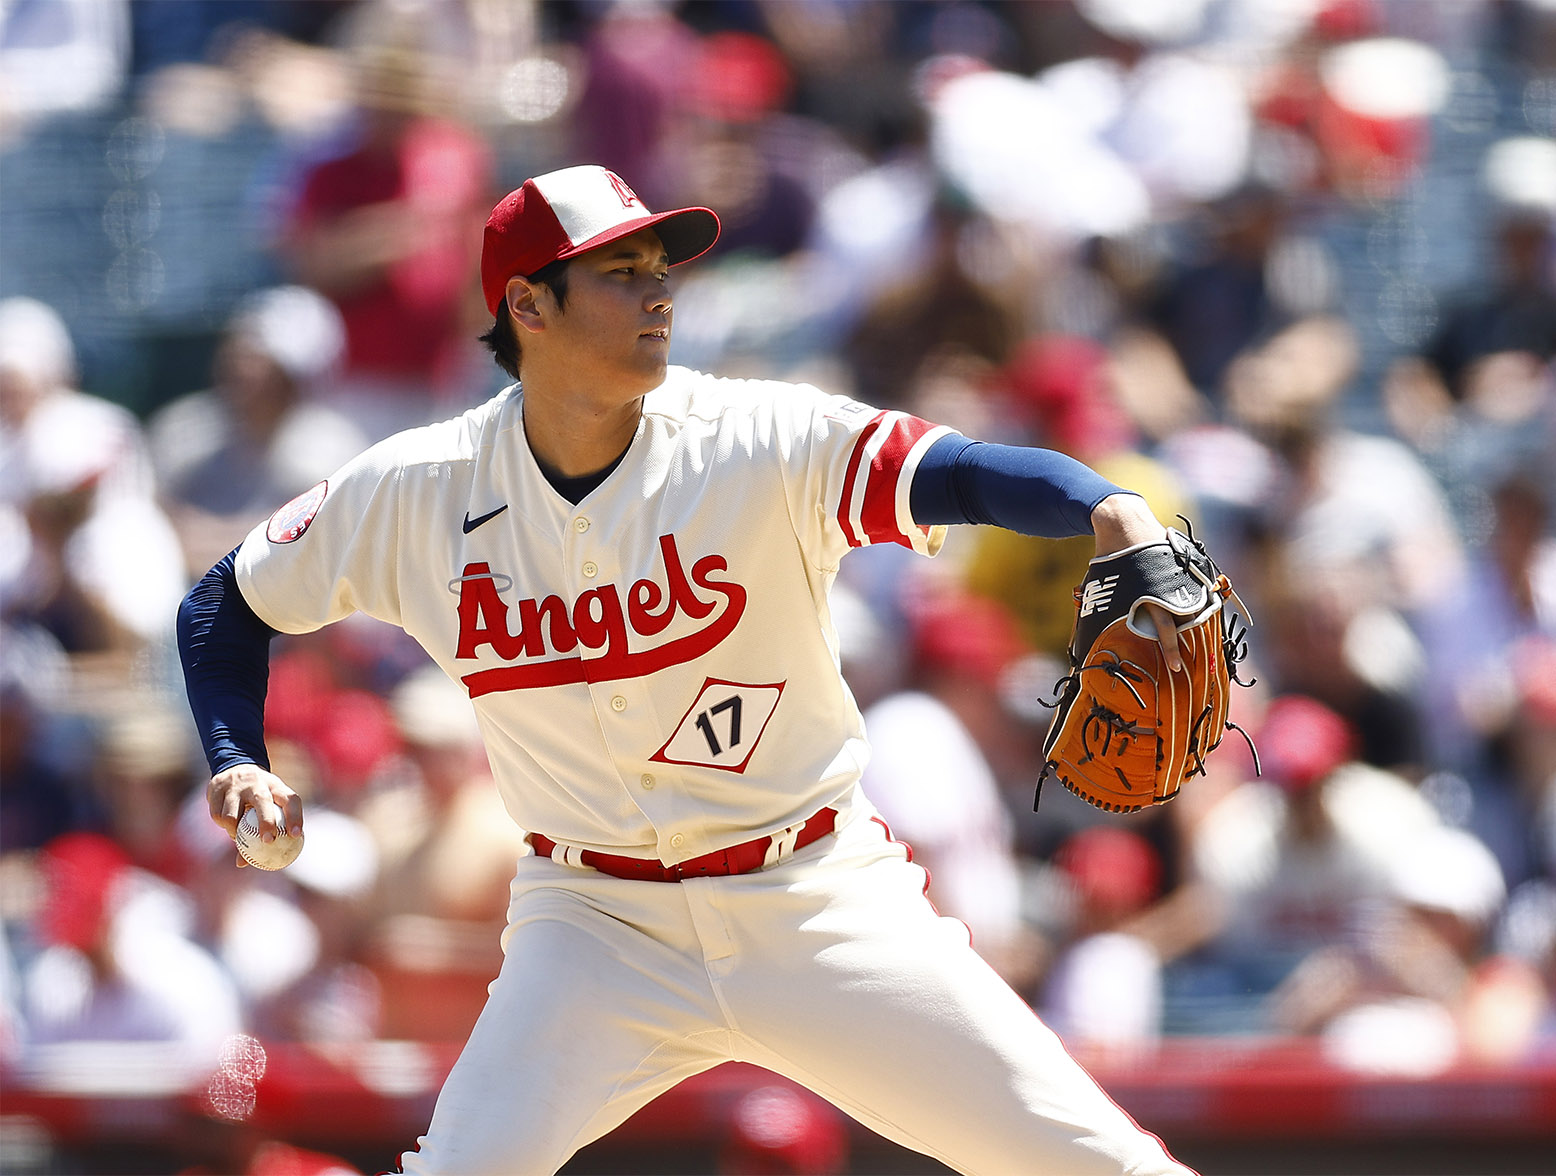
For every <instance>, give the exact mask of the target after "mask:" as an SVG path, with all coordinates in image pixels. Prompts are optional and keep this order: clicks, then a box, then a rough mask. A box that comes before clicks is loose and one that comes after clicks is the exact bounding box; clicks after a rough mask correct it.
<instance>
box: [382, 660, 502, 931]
mask: <svg viewBox="0 0 1556 1176" xmlns="http://www.w3.org/2000/svg"><path fill="white" fill-rule="evenodd" d="M389 705H390V711H391V713H392V714H393V717H394V722H395V725H396V727H397V728H398V730H399V733H400V738H401V739H402V740H403V744H404V755H403V756H401V757H398V758H397V759H395V760H394V761H392V762H389V763H387V764H385V765H384V768H383V770H382V771H381V772H380V774H379V775H378V777H377V779H375V780H374V781H373V782H372V783H371V784H370V785H369V794H368V795H366V796H364V797H363V798H362V800H361V803H360V804H359V805H358V806H357V814H358V816H359V817H360V818H361V819H362V821H363V822H364V823H365V824H366V826H367V828H368V829H369V831H370V832H371V833H372V835H373V837H374V840H375V842H376V843H377V845H378V848H379V852H380V857H381V863H382V867H381V876H380V879H379V884H378V887H377V891H376V894H375V898H374V902H375V904H376V905H377V907H378V909H379V910H381V911H383V912H384V913H395V914H420V915H433V916H437V917H439V918H445V919H454V920H475V921H479V922H481V923H490V922H492V921H494V920H500V919H501V918H502V917H503V912H504V911H505V910H506V909H507V904H508V883H509V882H510V881H511V880H512V878H513V871H514V868H515V866H516V865H517V864H518V859H519V857H520V855H521V854H523V853H525V852H527V850H526V848H525V842H524V833H523V831H522V830H519V831H517V832H515V831H514V830H513V829H512V828H511V825H512V822H511V821H510V820H509V819H508V817H507V815H506V814H505V813H504V812H503V811H502V801H501V800H500V799H499V798H498V796H497V792H496V789H495V787H494V786H493V784H492V782H491V776H490V772H489V769H488V768H487V765H486V757H485V754H484V752H483V751H482V748H481V743H480V733H479V730H478V728H477V727H476V721H475V709H474V708H473V707H472V706H471V705H470V699H469V698H468V696H466V694H465V693H464V691H463V690H461V689H460V688H459V687H458V686H456V685H455V684H454V683H453V682H451V681H450V680H449V679H448V677H447V675H445V674H444V673H443V671H442V670H439V669H437V668H436V667H433V666H428V667H426V668H424V669H420V670H417V671H416V672H414V673H412V674H411V675H409V676H408V677H407V678H406V679H405V680H404V681H402V682H401V683H400V684H399V685H398V686H397V687H395V689H394V691H393V693H392V694H391V695H390V697H389Z"/></svg>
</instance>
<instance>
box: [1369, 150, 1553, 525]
mask: <svg viewBox="0 0 1556 1176" xmlns="http://www.w3.org/2000/svg"><path fill="white" fill-rule="evenodd" d="M1482 172H1483V178H1484V183H1485V186H1486V188H1487V189H1488V192H1489V193H1490V195H1491V197H1492V200H1493V202H1494V208H1493V210H1492V213H1491V215H1492V216H1493V218H1494V226H1493V230H1492V237H1493V241H1494V250H1493V258H1492V261H1491V264H1490V266H1489V268H1490V270H1491V272H1490V273H1489V274H1488V275H1487V279H1486V280H1484V281H1481V280H1477V281H1476V282H1475V284H1474V286H1473V288H1470V289H1465V290H1461V291H1458V292H1456V293H1455V294H1454V296H1453V298H1452V300H1451V301H1450V303H1449V305H1448V306H1447V308H1446V310H1445V311H1444V313H1443V316H1442V320H1441V322H1440V323H1439V325H1438V327H1437V330H1436V332H1435V333H1434V334H1433V335H1432V337H1431V338H1430V339H1428V340H1427V341H1426V343H1425V345H1424V346H1423V347H1422V348H1421V350H1420V352H1419V354H1415V355H1407V356H1402V357H1400V358H1399V359H1398V360H1396V361H1395V362H1394V364H1393V365H1392V367H1391V368H1390V370H1389V374H1388V378H1387V380H1386V381H1385V383H1384V385H1383V389H1382V399H1383V406H1384V408H1385V409H1386V410H1387V413H1388V419H1389V422H1390V424H1391V425H1392V427H1393V429H1394V431H1395V433H1397V434H1398V435H1399V436H1400V437H1402V438H1404V439H1405V440H1406V441H1408V442H1409V443H1410V444H1411V445H1413V446H1414V447H1415V448H1416V449H1417V450H1418V451H1419V452H1420V453H1421V454H1422V457H1423V459H1424V460H1425V461H1426V462H1427V463H1428V465H1429V466H1430V467H1431V469H1432V470H1433V472H1434V473H1436V474H1437V476H1438V477H1439V478H1440V479H1442V481H1443V484H1444V488H1445V489H1446V490H1447V492H1448V494H1449V496H1450V499H1451V500H1452V502H1453V504H1454V506H1455V509H1456V510H1457V512H1458V514H1459V517H1460V519H1461V520H1462V522H1463V525H1464V526H1465V527H1466V528H1467V529H1469V530H1470V532H1471V533H1473V532H1474V531H1476V530H1478V529H1479V528H1480V527H1481V526H1482V525H1484V519H1485V516H1486V514H1487V513H1488V504H1487V501H1486V499H1487V496H1488V495H1489V493H1490V492H1491V490H1492V488H1493V483H1494V482H1495V481H1496V480H1497V479H1498V478H1499V477H1501V476H1502V475H1504V474H1505V473H1506V471H1507V470H1508V469H1509V467H1513V466H1532V465H1535V464H1538V463H1539V462H1540V461H1541V460H1542V459H1543V458H1544V456H1545V455H1546V454H1548V453H1549V452H1550V448H1551V445H1552V444H1553V443H1556V387H1553V385H1556V377H1553V374H1552V371H1551V364H1552V361H1553V360H1556V253H1553V243H1552V233H1551V226H1552V223H1553V218H1556V195H1552V193H1556V143H1553V142H1551V141H1549V140H1541V139H1533V138H1524V139H1506V140H1503V141H1501V142H1500V143H1498V144H1496V145H1495V146H1493V147H1492V148H1491V150H1490V151H1488V152H1487V155H1486V159H1485V162H1484V164H1483V167H1482ZM1542 489H1543V492H1544V493H1545V494H1546V495H1547V497H1548V499H1549V501H1550V503H1551V504H1552V505H1556V480H1553V479H1551V478H1550V477H1549V476H1547V477H1546V479H1545V481H1544V484H1543V487H1542Z"/></svg>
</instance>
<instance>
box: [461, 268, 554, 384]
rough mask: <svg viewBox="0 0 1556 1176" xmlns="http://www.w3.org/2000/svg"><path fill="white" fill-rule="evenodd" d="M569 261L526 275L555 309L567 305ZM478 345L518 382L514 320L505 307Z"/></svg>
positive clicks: (517, 341)
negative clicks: (552, 300)
mask: <svg viewBox="0 0 1556 1176" xmlns="http://www.w3.org/2000/svg"><path fill="white" fill-rule="evenodd" d="M570 260H571V259H570V258H565V257H564V258H562V260H560V261H553V262H551V263H550V264H549V265H544V266H542V267H541V268H540V269H538V270H536V271H535V272H534V273H533V274H530V275H529V280H530V281H531V282H534V283H535V284H536V285H538V286H545V287H546V288H547V289H549V290H550V291H551V295H552V297H554V298H555V299H556V304H557V306H559V307H561V306H566V305H567V265H568V262H569V261H570ZM481 342H482V343H485V344H486V346H487V347H488V348H489V349H490V350H491V353H492V358H493V359H495V360H496V361H497V366H498V367H500V368H502V370H503V371H505V372H507V373H508V374H509V375H510V376H512V377H513V378H514V379H515V380H517V379H518V378H519V358H520V357H519V333H518V331H517V330H515V329H514V326H513V316H512V315H510V314H509V313H508V308H507V306H506V305H503V306H499V307H498V308H497V318H496V319H495V320H494V321H493V323H492V329H491V330H490V331H487V332H486V334H484V335H482V336H481Z"/></svg>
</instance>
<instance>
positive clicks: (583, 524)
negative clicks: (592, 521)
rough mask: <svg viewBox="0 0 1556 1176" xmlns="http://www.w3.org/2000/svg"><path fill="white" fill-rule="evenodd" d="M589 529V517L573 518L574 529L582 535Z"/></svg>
mask: <svg viewBox="0 0 1556 1176" xmlns="http://www.w3.org/2000/svg"><path fill="white" fill-rule="evenodd" d="M588 529H589V520H588V519H584V518H577V519H574V520H573V530H575V531H577V532H578V533H579V534H580V535H582V534H583V533H584V532H585V531H587V530H588Z"/></svg>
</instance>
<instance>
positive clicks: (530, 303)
mask: <svg viewBox="0 0 1556 1176" xmlns="http://www.w3.org/2000/svg"><path fill="white" fill-rule="evenodd" d="M549 294H550V291H549V290H547V289H546V288H545V287H544V286H540V285H536V284H534V283H531V282H529V281H528V280H526V279H524V278H522V277H512V278H509V279H508V286H507V289H505V290H504V291H503V300H504V301H505V302H506V303H507V306H508V313H509V314H511V315H512V316H513V325H514V328H515V329H516V330H523V331H528V332H530V333H531V334H535V333H537V332H539V331H544V330H545V329H546V322H547V319H548V318H549V317H550V315H551V314H552V313H554V311H555V304H554V303H552V302H547V301H545V299H546V296H547V295H549Z"/></svg>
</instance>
